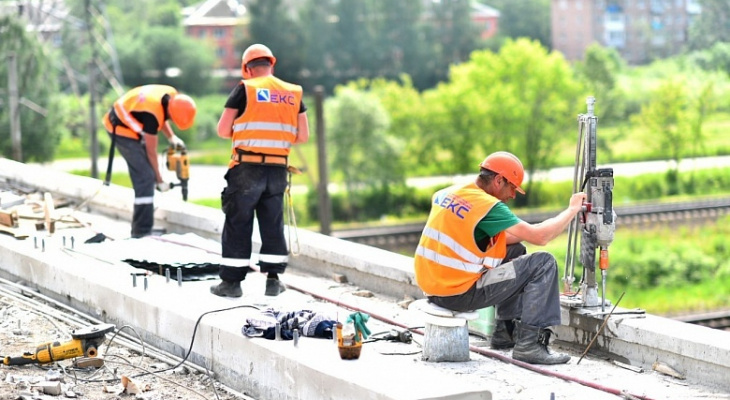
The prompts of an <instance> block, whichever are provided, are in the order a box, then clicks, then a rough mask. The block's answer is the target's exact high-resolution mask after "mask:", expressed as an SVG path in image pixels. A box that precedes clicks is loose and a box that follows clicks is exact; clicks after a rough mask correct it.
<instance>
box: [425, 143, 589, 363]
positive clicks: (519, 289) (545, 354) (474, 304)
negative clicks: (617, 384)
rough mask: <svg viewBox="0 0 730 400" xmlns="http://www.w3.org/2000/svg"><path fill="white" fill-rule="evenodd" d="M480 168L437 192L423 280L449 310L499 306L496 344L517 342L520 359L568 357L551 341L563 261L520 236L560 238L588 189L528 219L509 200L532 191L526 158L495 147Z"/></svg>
mask: <svg viewBox="0 0 730 400" xmlns="http://www.w3.org/2000/svg"><path fill="white" fill-rule="evenodd" d="M480 167H481V169H480V172H479V176H478V177H477V178H476V180H475V181H474V182H473V183H469V184H466V185H461V186H452V187H449V188H446V189H442V190H440V191H438V192H436V193H435V194H434V195H433V198H432V202H431V213H430V215H429V217H428V222H427V223H426V227H425V228H424V230H423V234H422V236H421V239H420V242H419V244H418V248H417V250H416V254H415V275H416V281H417V283H418V286H419V287H420V288H421V289H422V290H423V292H424V293H425V295H426V296H427V297H428V300H429V301H430V302H432V303H434V304H436V305H438V306H441V307H444V308H447V309H450V310H455V311H467V310H477V309H481V308H486V307H490V306H494V307H495V314H496V318H497V324H496V328H495V332H494V335H493V337H492V347H493V348H502V349H504V348H511V347H514V349H513V351H512V358H514V359H515V360H520V361H524V362H527V363H531V364H562V363H565V362H568V360H570V356H569V355H566V354H559V353H551V352H550V351H549V350H548V347H547V346H548V344H549V341H550V334H551V331H550V330H549V327H551V326H554V325H560V299H559V293H558V268H557V262H556V261H555V258H554V257H553V256H552V255H551V254H549V253H547V252H536V253H533V254H529V255H528V254H525V253H526V249H525V247H524V246H523V245H522V244H521V243H520V242H521V241H526V242H528V243H532V244H534V245H538V246H544V245H545V244H547V243H548V242H550V241H551V240H553V239H555V238H556V237H557V236H558V235H560V234H561V233H562V232H563V231H564V230H565V228H567V226H568V224H569V223H570V221H571V220H572V219H573V218H574V217H575V215H576V214H578V212H580V211H581V208H582V205H583V202H584V200H585V194H584V193H576V194H574V195H573V196H572V197H571V199H570V204H569V206H568V208H567V209H566V210H564V211H563V212H561V213H560V214H558V215H557V216H555V217H553V218H550V219H548V220H546V221H543V222H541V223H539V224H529V223H527V222H525V221H522V220H520V219H519V218H518V217H517V216H515V215H514V214H513V213H512V211H511V210H510V209H509V207H507V205H506V204H504V203H503V202H504V201H507V200H509V199H513V198H514V197H515V195H516V192H520V193H522V194H524V193H525V192H524V191H523V190H522V188H520V185H521V184H522V179H523V176H524V170H523V167H522V163H521V162H520V160H519V159H518V158H517V157H516V156H514V155H513V154H510V153H507V152H496V153H493V154H490V155H489V156H487V158H485V159H484V161H483V162H482V163H481V164H480Z"/></svg>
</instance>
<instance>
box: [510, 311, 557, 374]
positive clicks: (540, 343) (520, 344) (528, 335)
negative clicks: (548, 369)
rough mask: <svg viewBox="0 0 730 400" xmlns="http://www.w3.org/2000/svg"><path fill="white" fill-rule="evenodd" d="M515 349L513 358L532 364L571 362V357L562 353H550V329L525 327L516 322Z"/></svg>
mask: <svg viewBox="0 0 730 400" xmlns="http://www.w3.org/2000/svg"><path fill="white" fill-rule="evenodd" d="M516 324H517V326H516V331H515V333H516V338H517V341H516V343H515V348H514V349H513V350H512V358H514V359H515V360H519V361H524V362H526V363H530V364H565V363H566V362H568V361H570V356H569V355H567V354H561V353H550V350H548V348H547V346H548V344H549V343H550V335H551V334H552V331H551V330H550V329H545V328H538V327H536V326H531V325H525V324H523V323H522V322H520V321H516Z"/></svg>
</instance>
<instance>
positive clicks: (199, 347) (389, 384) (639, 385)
mask: <svg viewBox="0 0 730 400" xmlns="http://www.w3.org/2000/svg"><path fill="white" fill-rule="evenodd" d="M3 175H4V176H6V177H7V176H11V177H12V179H17V180H20V181H22V182H25V184H27V185H31V184H35V183H34V181H33V179H31V178H29V174H28V170H26V169H25V168H23V167H22V165H15V163H12V162H10V163H7V161H6V160H0V176H3ZM31 175H32V174H31ZM46 175H49V176H44V178H42V179H40V181H41V183H42V185H40V186H36V187H39V188H40V189H41V190H49V191H53V190H59V191H60V193H62V194H64V195H67V196H70V197H74V195H76V196H78V198H79V199H80V200H83V199H84V198H85V196H86V195H90V194H93V193H94V191H95V190H96V189H95V184H96V183H95V182H96V181H93V180H92V182H90V183H86V184H87V185H88V186H87V187H86V189H81V188H79V187H76V188H74V186H73V185H75V182H74V181H73V180H74V177H72V176H65V174H64V176H55V177H51V176H50V175H53V174H52V173H50V172H49V173H47V174H46ZM59 182H64V184H60V183H59ZM82 186H83V184H82ZM112 189H113V190H117V189H116V188H112ZM104 192H105V191H102V193H101V194H98V195H95V196H94V197H93V199H91V200H90V201H89V202H88V204H89V207H90V209H91V210H92V211H93V212H92V213H85V212H80V211H77V212H75V213H74V215H76V216H78V217H79V219H81V220H85V221H90V222H89V224H90V226H87V227H84V228H79V227H75V228H62V227H59V231H58V232H57V233H56V234H54V235H52V236H48V235H46V234H45V233H39V234H37V237H42V238H43V240H44V242H45V243H46V246H45V249H40V248H37V247H36V246H34V243H33V240H32V237H29V239H26V240H17V239H14V238H13V237H10V236H5V235H0V260H2V261H0V276H2V277H3V278H6V279H12V280H18V279H21V280H23V281H24V282H26V284H27V285H29V286H32V287H33V288H36V289H37V290H39V291H40V292H41V293H43V294H45V295H48V296H50V297H53V298H55V299H57V300H59V301H63V302H65V303H67V304H70V305H72V306H74V307H76V308H78V309H80V310H82V311H84V312H87V313H89V314H91V315H95V316H97V317H98V318H100V319H103V320H105V321H109V322H112V323H114V324H116V325H117V326H122V325H126V324H129V325H132V326H134V327H135V329H136V330H137V331H138V332H140V334H141V335H142V337H143V338H144V340H146V341H148V342H149V343H152V344H153V345H155V346H156V347H159V348H162V349H165V350H168V351H171V352H172V353H174V354H176V355H178V356H181V357H184V356H185V354H186V352H187V350H188V348H192V353H191V354H190V360H191V361H193V362H195V363H197V364H199V365H201V366H205V367H207V368H210V369H211V370H212V371H214V372H215V373H216V375H217V376H218V378H219V379H220V380H221V381H222V382H224V383H225V384H227V385H228V386H230V387H232V388H234V389H236V390H238V391H241V392H244V393H246V394H248V395H250V396H253V397H255V398H257V399H262V400H263V399H282V398H283V399H334V398H349V399H456V398H459V399H462V398H465V399H489V398H494V399H543V398H544V399H548V398H551V396H554V397H555V398H557V399H560V398H565V399H568V398H576V397H588V398H592V399H593V398H595V399H604V398H605V399H608V398H612V399H613V398H615V397H616V396H617V395H618V396H621V395H622V394H623V395H625V396H629V395H631V396H634V397H637V398H647V399H648V398H653V399H687V398H730V387H728V385H730V383H729V382H728V381H727V379H726V376H728V375H726V374H725V375H723V374H724V372H722V370H721V369H718V371H720V372H717V373H715V372H714V371H713V369H715V368H725V367H724V366H723V360H728V359H730V356H728V353H727V348H726V346H725V345H724V344H722V345H719V346H718V341H719V342H722V343H728V342H730V341H729V340H727V339H728V338H730V334H727V333H723V332H720V333H721V334H723V335H725V336H716V335H717V334H718V333H714V332H716V331H712V330H711V329H709V328H704V327H694V326H691V325H689V324H684V323H679V322H677V324H679V325H674V324H673V323H670V322H667V321H663V320H664V319H662V318H659V317H654V316H652V317H647V318H644V319H631V320H628V319H626V318H621V319H620V320H619V319H618V318H617V319H616V320H613V321H610V322H609V329H607V332H609V333H607V336H606V337H605V339H601V340H600V341H599V342H600V349H601V350H605V351H607V352H610V353H611V354H608V355H606V354H602V353H596V355H594V354H593V353H591V354H589V355H587V356H586V358H584V359H583V360H582V361H581V363H580V364H577V360H578V358H579V357H580V354H581V353H582V351H583V349H584V344H585V343H586V338H590V337H591V335H592V334H594V333H595V332H596V331H597V325H598V324H599V323H600V321H596V320H595V319H594V320H591V318H590V317H585V316H581V315H573V314H571V313H569V312H568V311H567V310H566V314H564V315H563V320H564V324H563V326H561V327H560V328H558V330H557V336H558V338H559V339H560V342H558V343H556V344H554V347H556V348H558V349H561V350H562V351H567V352H568V353H569V354H571V356H572V357H573V358H572V360H571V362H570V363H568V364H567V365H559V366H543V367H529V369H526V368H524V367H525V366H522V365H519V364H513V363H510V362H509V361H510V360H511V359H510V357H509V354H510V353H509V351H489V350H487V349H485V348H483V347H480V346H483V345H484V341H483V340H480V338H476V337H474V338H473V343H472V353H471V355H470V360H469V361H467V362H459V363H428V362H423V361H421V359H420V347H419V346H418V343H420V342H419V341H422V336H420V335H419V334H418V333H417V332H418V329H415V328H414V332H416V334H415V335H414V341H415V343H411V344H405V343H396V342H389V341H374V342H371V343H366V344H364V349H363V352H362V355H361V357H360V359H358V360H341V359H340V358H339V356H338V353H337V348H336V345H335V343H334V342H333V341H331V340H328V339H320V338H309V337H304V338H301V339H300V341H299V344H298V346H296V347H295V346H294V344H293V342H292V341H272V340H266V339H263V338H247V337H245V336H244V335H243V334H242V333H241V328H242V326H243V325H244V324H245V322H246V319H247V318H250V317H255V316H256V315H258V313H259V312H260V310H261V309H265V308H267V307H273V308H275V309H280V310H293V309H312V310H316V311H318V312H321V313H324V314H328V315H332V316H333V318H334V319H336V320H339V321H343V322H344V320H345V319H346V318H347V316H348V315H349V314H350V313H352V312H354V311H356V310H357V311H364V312H367V313H368V314H370V315H371V319H370V321H369V322H368V327H369V328H370V330H371V331H372V332H373V333H379V332H386V331H388V330H390V329H403V328H404V327H411V328H413V327H416V328H417V327H422V326H423V325H422V321H420V317H419V315H418V314H416V313H412V312H409V311H408V310H407V309H404V308H402V307H400V306H398V305H397V302H398V301H399V300H402V299H403V297H404V295H413V297H416V298H418V297H422V296H420V295H419V293H418V290H417V288H415V285H413V273H412V269H411V263H412V260H411V259H410V258H409V257H404V256H399V255H396V254H392V253H388V252H385V251H382V250H378V249H373V248H370V247H367V246H362V245H357V244H354V243H350V242H345V241H342V240H339V239H335V238H331V237H326V236H323V235H319V234H317V233H314V232H307V231H303V230H299V231H298V236H296V237H297V240H298V242H299V243H298V244H299V246H298V248H297V255H296V256H293V257H292V262H291V265H290V268H289V270H288V271H287V273H286V274H284V275H282V280H283V281H284V282H286V283H287V285H289V287H290V288H289V290H287V291H286V292H284V293H282V294H281V295H280V296H278V297H275V298H270V297H266V296H263V291H264V285H265V277H264V276H262V275H260V274H257V273H251V274H249V277H248V278H247V280H246V281H245V282H244V284H243V290H244V296H243V297H242V298H240V299H223V298H218V297H215V296H213V295H211V294H210V293H209V292H208V287H209V286H210V285H211V284H212V282H205V281H203V282H184V283H183V285H182V286H179V285H178V284H177V283H176V282H169V283H168V282H166V280H165V278H164V277H163V276H151V277H149V280H148V286H147V290H144V287H143V286H142V285H141V284H138V286H137V287H133V286H132V284H131V278H130V275H129V274H130V272H132V271H134V269H133V268H132V267H130V266H129V265H126V264H125V263H122V262H120V261H119V260H118V259H114V258H112V259H110V258H109V255H110V254H111V252H108V253H106V254H105V253H104V252H102V254H99V253H95V252H94V251H92V250H91V247H90V246H92V245H85V244H83V240H77V241H76V243H75V246H74V249H73V250H69V249H65V248H64V247H67V246H68V242H67V244H66V245H64V243H63V241H62V240H60V239H59V236H67V237H71V236H73V237H77V238H84V237H89V236H90V235H92V234H95V233H97V232H99V231H104V232H114V233H113V234H110V236H115V237H116V239H117V240H116V241H115V242H117V243H119V244H120V246H121V245H122V243H123V242H124V241H126V240H131V239H127V238H126V237H125V233H124V232H128V227H129V225H128V222H127V221H128V219H127V218H124V216H125V215H126V214H125V207H126V211H128V210H129V207H131V202H129V203H128V204H125V205H123V206H122V205H121V203H122V202H121V201H118V200H119V199H118V198H112V199H108V198H107V197H106V196H107V195H108V194H107V193H104ZM80 193H81V194H82V195H81V196H79V194H80ZM112 197H114V196H112ZM126 197H129V193H125V194H120V196H119V198H126ZM179 203H182V202H177V203H174V202H171V203H169V204H168V203H166V202H161V204H160V205H159V206H158V209H157V212H156V215H157V216H164V217H165V219H159V220H158V223H159V224H160V225H163V226H165V227H167V228H168V231H170V232H173V231H175V232H179V233H186V232H193V233H196V234H197V232H203V233H204V234H203V235H201V237H204V238H206V239H213V240H216V239H217V238H218V235H219V233H218V231H217V230H216V229H218V227H219V226H220V223H221V221H222V214H221V213H220V211H219V210H211V209H206V208H205V207H198V206H194V205H191V204H179ZM116 207H121V209H116ZM101 212H107V213H106V215H100V213H101ZM168 224H169V225H168ZM171 227H172V228H175V230H173V229H171ZM178 228H179V229H180V230H177V229H178ZM163 239H169V241H170V242H175V241H177V242H179V241H185V240H183V239H181V237H179V236H170V237H168V238H165V237H163ZM156 240H160V239H154V238H149V239H147V238H146V239H145V241H144V243H147V242H149V243H148V244H149V246H153V247H154V246H155V242H154V241H156ZM135 243H141V242H135ZM200 243H201V241H200V240H198V239H191V241H190V242H187V241H185V243H179V245H180V246H185V245H191V244H192V245H193V246H200V247H207V245H205V246H204V245H200ZM124 244H125V245H127V244H128V243H124ZM158 244H159V243H158ZM160 248H163V247H162V246H160ZM208 250H209V253H210V254H212V257H213V256H214V253H215V250H214V249H212V248H211V249H208ZM166 251H168V252H169V251H170V250H166ZM181 254H182V252H181ZM117 258H118V257H117ZM333 272H338V273H343V275H345V276H347V278H348V281H349V282H350V283H349V284H347V283H344V284H343V283H337V282H334V281H333V280H331V279H330V277H331V274H332V273H333ZM362 289H368V290H370V291H372V292H373V293H374V294H375V295H374V297H361V296H357V295H356V294H357V293H358V292H359V291H360V290H362ZM254 307H255V308H254ZM198 322H199V324H198ZM696 329H701V330H702V331H697V330H696ZM677 332H682V333H681V334H677ZM698 332H702V334H698ZM711 332H713V333H711ZM657 342H661V343H662V344H661V345H660V346H657V345H656V343H657ZM191 343H192V344H191ZM688 348H689V350H685V349H688ZM703 354H704V355H705V356H704V357H703ZM609 357H611V358H609ZM671 357H674V358H671ZM703 358H705V359H708V361H710V362H709V363H704V364H702V362H703ZM614 359H619V360H620V361H623V362H626V363H630V364H634V365H641V366H644V371H645V372H643V373H637V372H634V371H631V370H628V369H625V368H622V367H620V366H618V365H616V364H614V363H613V360H614ZM657 360H666V362H667V363H668V364H671V365H672V366H674V367H675V368H677V369H679V370H681V371H684V372H685V373H686V374H687V379H686V380H677V379H675V378H671V377H668V376H666V375H663V374H660V373H658V372H655V371H652V370H651V369H648V368H646V366H648V365H649V364H650V363H651V362H653V361H657ZM688 360H691V361H688ZM682 363H687V364H682ZM685 365H686V367H685ZM690 369H692V370H696V371H698V373H694V372H692V371H690ZM628 398H630V397H628Z"/></svg>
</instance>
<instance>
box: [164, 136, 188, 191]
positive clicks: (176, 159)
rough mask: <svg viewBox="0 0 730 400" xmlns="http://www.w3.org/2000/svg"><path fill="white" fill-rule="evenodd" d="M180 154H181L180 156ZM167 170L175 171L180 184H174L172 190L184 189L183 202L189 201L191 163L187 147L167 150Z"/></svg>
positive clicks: (171, 186) (172, 147) (171, 147)
mask: <svg viewBox="0 0 730 400" xmlns="http://www.w3.org/2000/svg"><path fill="white" fill-rule="evenodd" d="M178 152H179V154H178ZM167 169H168V170H169V171H175V175H177V179H179V180H180V182H177V183H175V182H173V183H171V184H170V188H174V187H175V186H180V187H181V188H182V197H183V201H188V179H190V163H189V162H188V150H187V149H186V148H185V147H179V146H178V147H177V148H176V147H175V146H169V147H168V148H167Z"/></svg>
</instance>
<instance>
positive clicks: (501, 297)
mask: <svg viewBox="0 0 730 400" xmlns="http://www.w3.org/2000/svg"><path fill="white" fill-rule="evenodd" d="M520 246H521V247H522V251H523V254H524V246H522V245H520ZM509 250H512V251H513V252H514V251H518V248H516V247H512V248H511V249H510V248H509V247H508V252H507V257H505V260H509V258H510V251H509ZM513 255H514V253H513ZM429 300H430V301H431V302H433V303H434V304H436V305H439V306H441V307H444V308H448V309H450V310H457V311H466V310H478V309H482V308H486V307H490V306H494V308H495V315H496V318H497V319H501V320H510V319H520V320H522V323H523V324H526V325H531V326H535V327H539V328H546V327H549V326H554V325H560V293H559V291H558V263H557V261H556V260H555V257H553V255H552V254H550V253H547V252H544V251H539V252H536V253H533V254H526V255H522V256H519V257H517V258H515V259H513V260H511V261H508V262H503V263H502V265H500V266H499V267H497V268H495V269H492V270H489V271H487V272H486V273H485V274H484V275H482V277H481V278H479V280H478V281H477V282H476V283H475V284H474V286H472V287H471V288H470V289H469V290H468V291H467V292H466V293H464V294H461V295H457V296H448V297H438V296H429Z"/></svg>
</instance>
